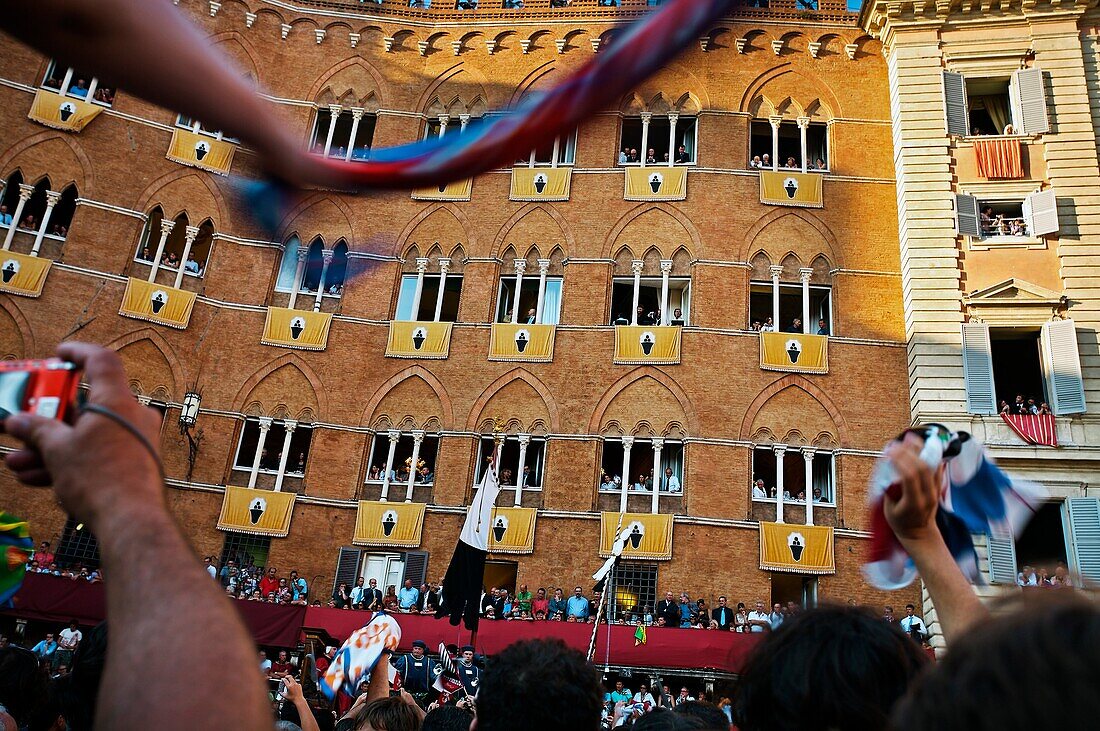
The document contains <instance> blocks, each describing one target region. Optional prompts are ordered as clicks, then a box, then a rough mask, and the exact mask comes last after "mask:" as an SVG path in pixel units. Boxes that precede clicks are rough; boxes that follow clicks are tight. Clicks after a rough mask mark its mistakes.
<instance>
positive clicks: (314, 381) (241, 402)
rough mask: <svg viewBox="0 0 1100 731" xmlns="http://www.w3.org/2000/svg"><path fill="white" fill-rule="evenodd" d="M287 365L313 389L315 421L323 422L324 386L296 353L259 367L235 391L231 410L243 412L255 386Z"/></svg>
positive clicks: (325, 406)
mask: <svg viewBox="0 0 1100 731" xmlns="http://www.w3.org/2000/svg"><path fill="white" fill-rule="evenodd" d="M287 365H289V366H292V367H294V368H297V369H298V371H299V372H300V373H301V374H302V375H303V376H304V377H305V379H306V380H307V381H309V385H310V386H311V387H312V388H313V396H314V398H316V399H317V412H318V413H317V419H318V420H320V421H324V420H325V419H326V418H327V416H328V396H327V395H326V391H325V385H324V384H323V383H322V382H321V379H320V377H319V376H318V375H317V373H316V372H315V371H314V370H313V368H311V367H310V365H309V363H306V362H305V360H303V359H302V358H301V356H299V355H298V354H297V353H287V354H286V355H281V356H279V357H277V358H275V359H274V360H271V361H268V363H267V364H266V365H263V366H260V368H259V370H257V371H256V372H255V373H253V374H252V375H251V376H249V378H248V380H247V381H245V382H244V385H242V386H241V388H240V390H239V391H237V395H236V396H234V397H233V410H234V411H239V412H244V410H245V409H244V406H245V404H246V403H247V401H248V398H249V397H250V396H251V395H252V392H253V391H254V390H255V389H256V386H258V385H260V382H262V381H263V380H264V379H265V378H267V377H268V376H270V375H271V374H272V373H274V372H275V371H277V370H279V369H280V368H282V367H283V366H287Z"/></svg>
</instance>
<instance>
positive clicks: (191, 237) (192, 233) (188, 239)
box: [172, 226, 199, 289]
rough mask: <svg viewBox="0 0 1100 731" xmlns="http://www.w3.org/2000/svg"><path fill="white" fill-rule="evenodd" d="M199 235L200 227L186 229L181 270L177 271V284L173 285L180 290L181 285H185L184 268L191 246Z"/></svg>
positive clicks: (180, 264)
mask: <svg viewBox="0 0 1100 731" xmlns="http://www.w3.org/2000/svg"><path fill="white" fill-rule="evenodd" d="M198 235H199V228H198V226H188V227H187V228H186V229H185V235H184V237H183V254H182V255H181V256H180V263H179V268H178V269H176V282H175V284H173V285H172V286H173V287H175V288H176V289H179V288H180V285H181V284H183V272H184V267H186V266H187V257H189V256H190V255H191V246H192V245H193V244H194V243H195V239H196V238H198Z"/></svg>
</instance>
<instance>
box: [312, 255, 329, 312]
mask: <svg viewBox="0 0 1100 731" xmlns="http://www.w3.org/2000/svg"><path fill="white" fill-rule="evenodd" d="M321 261H322V263H321V278H320V279H319V280H318V281H317V298H316V299H315V300H314V301H313V311H314V312H320V311H321V298H322V297H324V296H325V279H327V278H328V268H329V265H330V264H332V250H331V249H325V250H324V251H322V252H321Z"/></svg>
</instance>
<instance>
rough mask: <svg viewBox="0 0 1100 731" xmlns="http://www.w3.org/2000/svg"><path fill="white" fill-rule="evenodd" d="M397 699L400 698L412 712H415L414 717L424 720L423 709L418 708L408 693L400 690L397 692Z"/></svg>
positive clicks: (418, 705)
mask: <svg viewBox="0 0 1100 731" xmlns="http://www.w3.org/2000/svg"><path fill="white" fill-rule="evenodd" d="M397 697H398V698H400V699H401V700H402V702H403V703H404V704H405V705H407V706H408V707H409V708H411V709H413V711H415V712H416V715H417V716H419V717H420V720H424V709H423V708H421V707H420V704H419V703H417V702H416V699H415V698H413V697H412V694H410V693H409V691H407V690H405V689H404V688H401V689H400V690H399V691H398V696H397Z"/></svg>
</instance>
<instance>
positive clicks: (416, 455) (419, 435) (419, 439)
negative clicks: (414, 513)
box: [405, 429, 424, 503]
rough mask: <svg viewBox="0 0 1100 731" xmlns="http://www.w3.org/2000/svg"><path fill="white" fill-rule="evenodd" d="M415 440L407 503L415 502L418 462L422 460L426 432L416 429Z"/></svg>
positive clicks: (414, 432)
mask: <svg viewBox="0 0 1100 731" xmlns="http://www.w3.org/2000/svg"><path fill="white" fill-rule="evenodd" d="M412 438H413V453H412V461H411V462H410V463H409V484H408V485H406V486H405V502H407V503H411V502H412V501H413V488H414V487H415V486H416V474H417V469H416V462H417V460H419V459H420V445H421V444H422V443H423V442H424V430H423V429H414V430H413V432H412Z"/></svg>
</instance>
